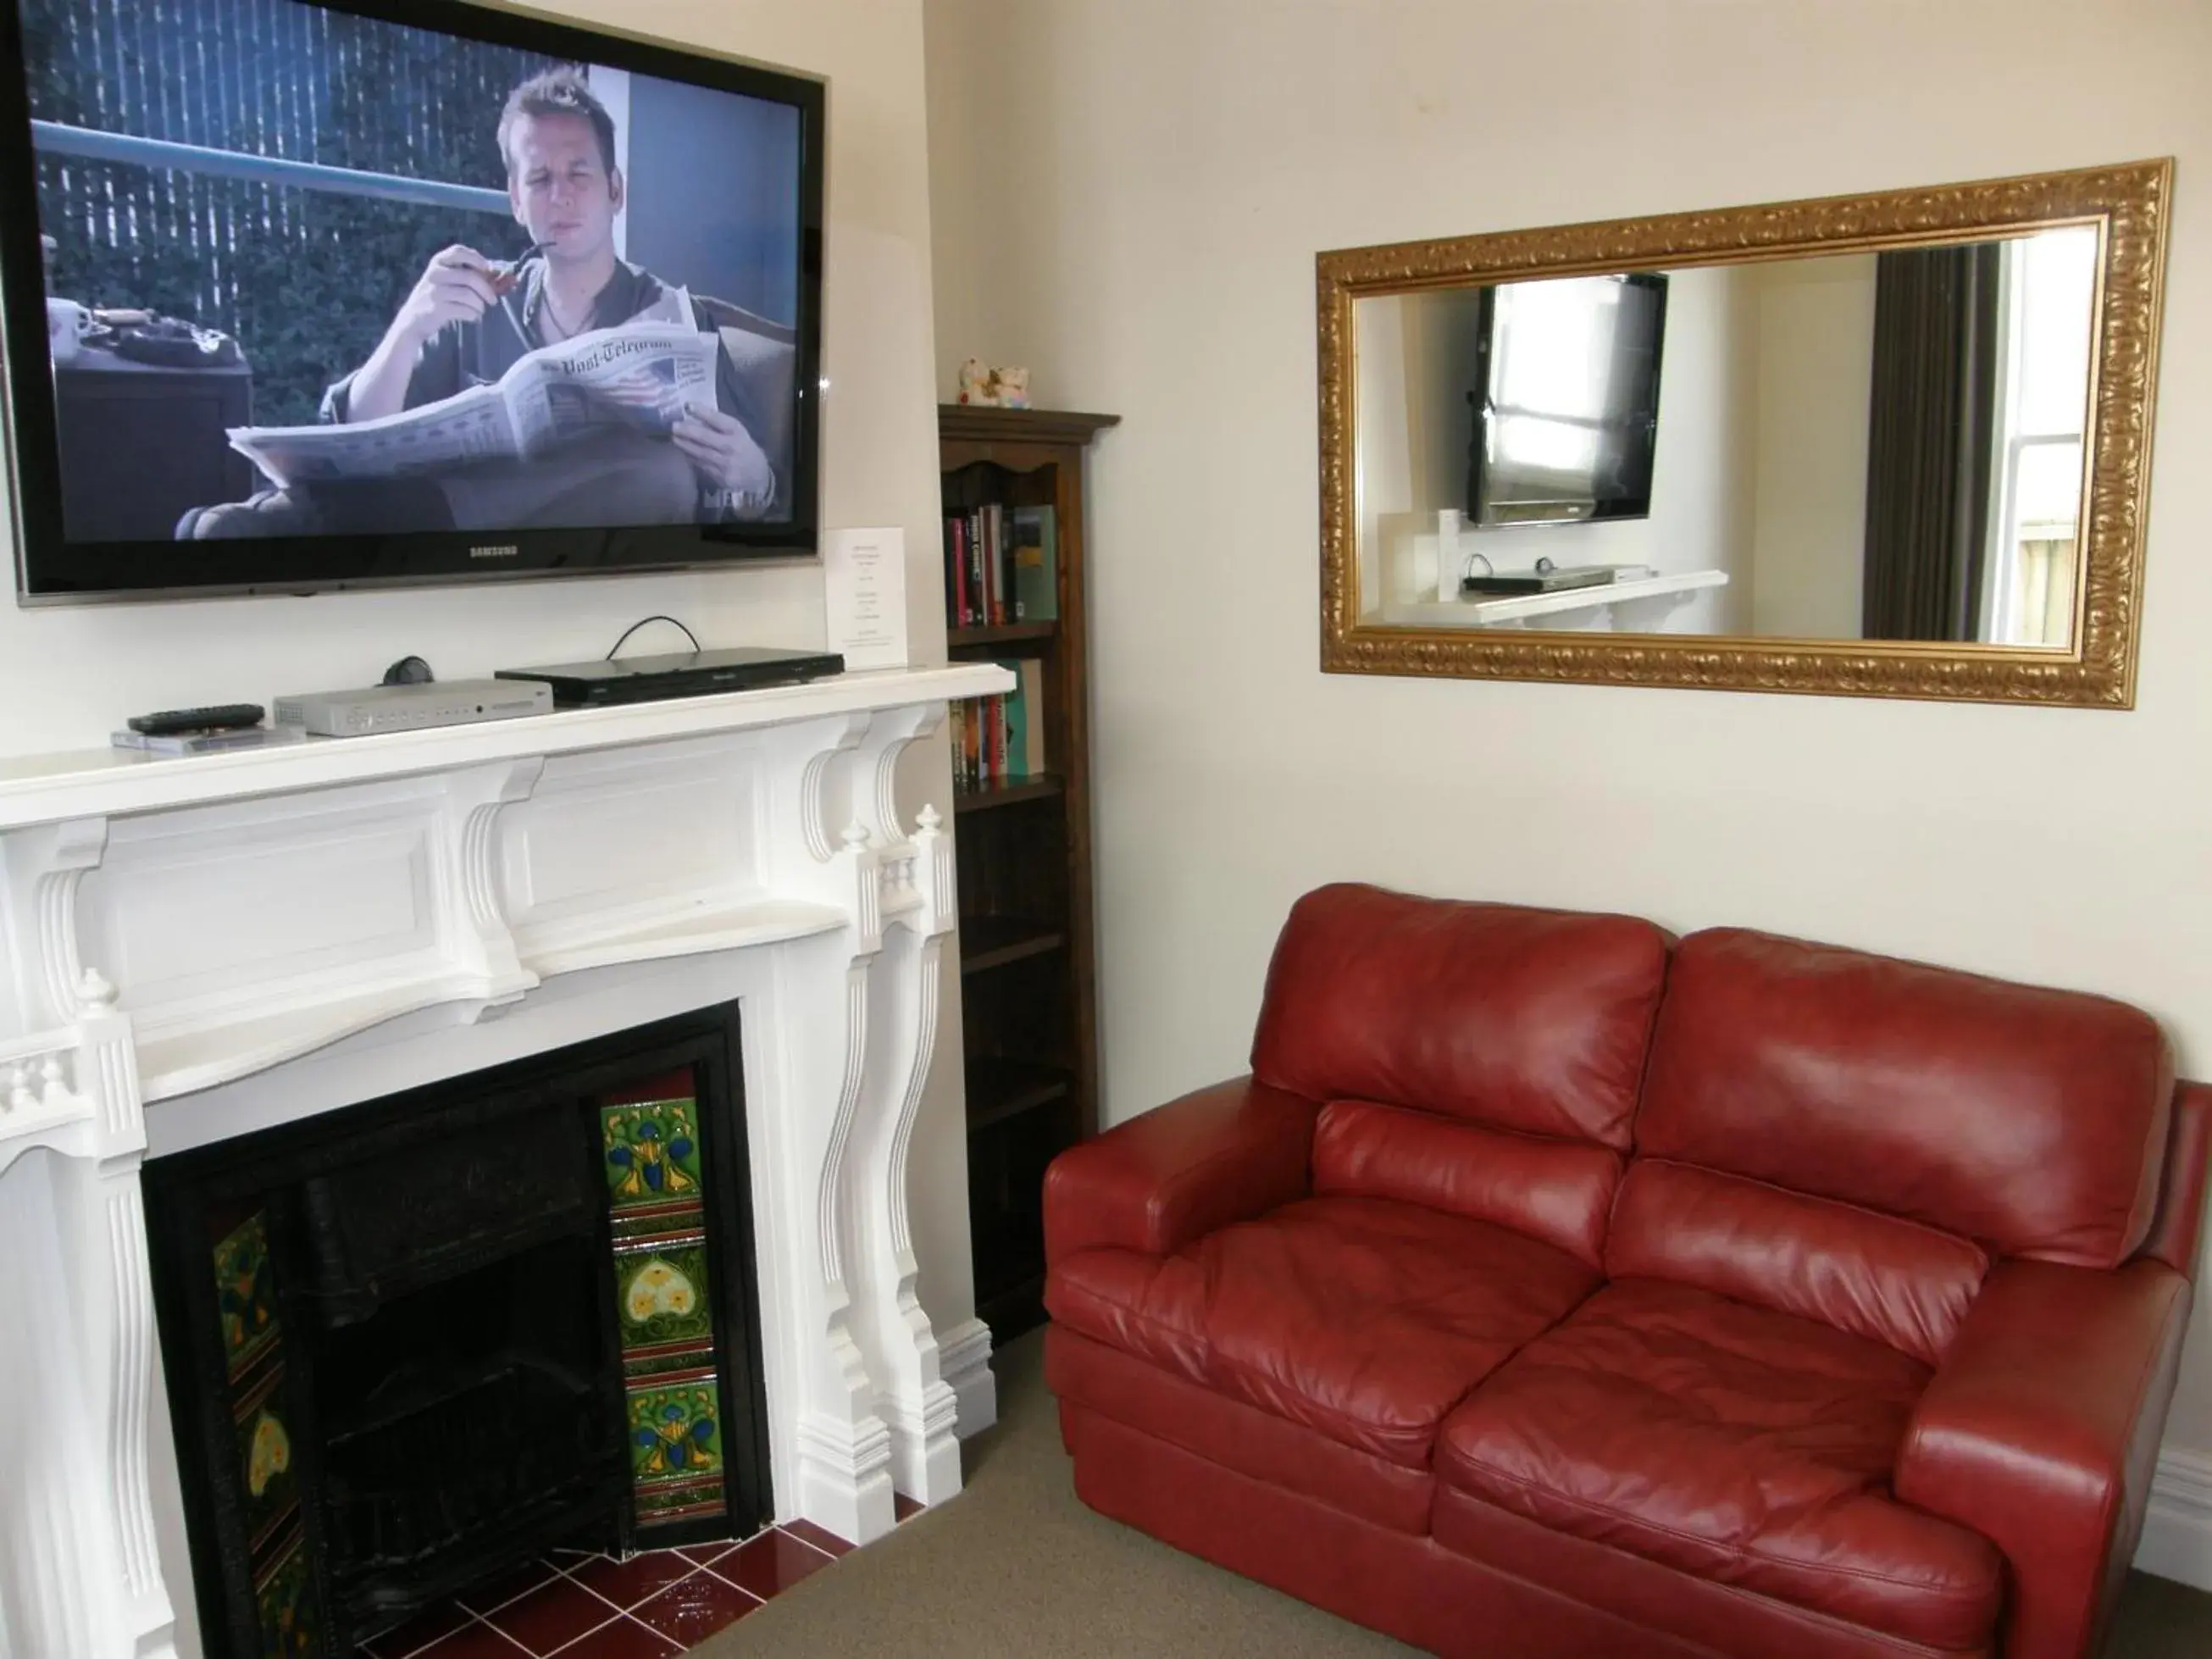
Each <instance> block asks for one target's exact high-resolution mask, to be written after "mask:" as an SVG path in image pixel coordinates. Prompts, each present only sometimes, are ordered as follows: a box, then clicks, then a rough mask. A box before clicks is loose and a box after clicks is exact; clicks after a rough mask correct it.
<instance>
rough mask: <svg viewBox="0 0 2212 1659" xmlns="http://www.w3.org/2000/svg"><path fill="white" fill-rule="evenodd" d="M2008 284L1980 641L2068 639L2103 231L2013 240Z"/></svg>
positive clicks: (2059, 642)
mask: <svg viewBox="0 0 2212 1659" xmlns="http://www.w3.org/2000/svg"><path fill="white" fill-rule="evenodd" d="M2002 282H2003V289H2004V348H2003V349H2004V356H2003V360H2002V369H2001V370H2000V386H2001V388H2002V389H2001V391H2000V392H1999V395H1998V398H1997V405H1998V416H1997V429H1996V477H1995V478H1994V479H1993V480H1992V485H1993V488H1994V489H1995V491H1996V510H1995V511H1994V512H1993V513H1992V514H1991V516H1990V524H1991V536H1992V544H1991V547H1990V580H1989V581H1988V583H1987V584H1986V589H1985V593H1984V625H1983V631H1982V635H1981V636H1982V637H1983V638H1984V639H1985V640H1991V641H1997V642H1999V643H2003V644H2013V645H2045V646H2063V645H2064V644H2066V643H2067V641H2068V639H2069V637H2070V635H2071V634H2072V631H2073V625H2074V597H2075V580H2074V573H2075V566H2076V564H2077V563H2078V562H2079V560H2078V551H2079V546H2080V531H2081V479H2082V439H2083V435H2084V432H2085V430H2086V422H2087V419H2088V411H2089V398H2088V386H2089V368H2090V362H2089V346H2090V339H2091V335H2092V333H2093V326H2092V325H2093V320H2094V317H2095V312H2094V310H2093V305H2094V300H2095V295H2096V289H2097V233H2096V231H2095V230H2094V229H2093V228H2090V227H2088V226H2086V225H2074V226H2069V227H2068V228H2065V229H2063V230H2050V231H2045V232H2044V233H2043V234H2040V235H2037V236H2029V237H2024V238H2022V239H2021V240H2019V241H2016V242H2014V243H2011V244H2009V245H2008V246H2007V247H2006V249H2005V266H2004V273H2003V277H2002Z"/></svg>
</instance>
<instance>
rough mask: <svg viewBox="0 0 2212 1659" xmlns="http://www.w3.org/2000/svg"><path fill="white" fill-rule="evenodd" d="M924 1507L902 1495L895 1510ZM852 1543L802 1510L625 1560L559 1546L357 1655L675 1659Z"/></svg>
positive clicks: (389, 1658)
mask: <svg viewBox="0 0 2212 1659" xmlns="http://www.w3.org/2000/svg"><path fill="white" fill-rule="evenodd" d="M919 1513H921V1505H920V1504H908V1502H907V1501H906V1500H905V1499H903V1498H902V1499H901V1500H900V1501H899V1505H898V1514H899V1518H900V1519H901V1520H904V1519H906V1518H907V1517H908V1516H911V1515H916V1514H919ZM851 1549H852V1546H851V1545H850V1544H848V1543H847V1542H846V1541H844V1540H843V1539H842V1538H839V1537H837V1536H836V1534H832V1533H828V1532H824V1531H823V1529H822V1528H819V1527H817V1526H814V1525H811V1523H809V1522H805V1521H795V1522H792V1524H791V1525H789V1526H788V1527H770V1528H769V1529H768V1530H767V1531H765V1532H763V1533H760V1534H757V1535H756V1536H754V1537H752V1538H749V1539H747V1540H745V1541H744V1542H742V1543H738V1542H728V1541H725V1542H716V1543H710V1544H686V1545H684V1546H683V1547H681V1548H679V1549H670V1550H647V1551H645V1552H643V1553H640V1554H637V1555H633V1556H631V1557H629V1559H627V1560H622V1561H617V1560H616V1559H613V1558H612V1557H611V1556H605V1555H592V1554H587V1553H580V1552H576V1551H568V1550H562V1551H557V1552H556V1553H554V1554H553V1555H552V1556H550V1557H549V1558H547V1559H545V1560H543V1561H535V1562H532V1563H531V1564H530V1565H527V1566H526V1567H522V1568H519V1569H516V1570H515V1571H511V1572H505V1573H501V1575H499V1577H496V1578H495V1579H493V1580H491V1581H489V1582H488V1583H484V1584H482V1585H478V1586H477V1587H475V1588H473V1589H466V1590H464V1591H462V1592H461V1594H460V1595H458V1596H456V1597H454V1598H453V1601H450V1602H447V1603H446V1604H444V1605H443V1606H441V1607H433V1608H430V1609H429V1610H428V1611H427V1612H424V1613H418V1614H417V1615H416V1617H415V1618H413V1619H411V1620H409V1621H408V1622H407V1623H406V1624H405V1625H403V1626H400V1627H399V1628H398V1629H397V1630H392V1631H387V1632H385V1634H383V1635H381V1636H380V1637H378V1638H375V1639H374V1641H372V1642H370V1643H369V1644H368V1645H367V1646H365V1647H363V1648H362V1650H361V1652H362V1656H363V1659H556V1656H557V1659H676V1656H678V1655H680V1654H682V1653H684V1651H685V1650H688V1649H690V1648H692V1647H695V1646H696V1645H697V1644H699V1643H702V1642H703V1641H705V1640H706V1639H707V1638H708V1637H710V1636H712V1635H713V1634H714V1632H716V1631H719V1630H722V1629H725V1628H726V1627H727V1626H730V1625H732V1624H734V1623H736V1622H737V1621H738V1620H740V1619H742V1618H744V1616H745V1615H746V1614H747V1613H750V1612H751V1611H752V1610H753V1609H754V1608H756V1607H759V1606H760V1605H761V1603H762V1602H763V1601H766V1600H767V1599H768V1598H769V1597H770V1596H773V1595H776V1594H778V1593H779V1592H780V1591H782V1590H787V1589H790V1588H791V1587H792V1586H793V1584H796V1583H799V1581H800V1580H801V1579H803V1578H806V1577H811V1575H812V1574H814V1573H817V1572H819V1571H823V1569H824V1568H826V1567H829V1566H831V1565H835V1564H836V1559H837V1558H838V1557H839V1556H841V1555H843V1554H846V1553H848V1552H849V1551H850V1550H851Z"/></svg>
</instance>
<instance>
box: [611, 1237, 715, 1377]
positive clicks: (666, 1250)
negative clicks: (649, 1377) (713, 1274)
mask: <svg viewBox="0 0 2212 1659" xmlns="http://www.w3.org/2000/svg"><path fill="white" fill-rule="evenodd" d="M615 1302H616V1306H617V1308H618V1309H619V1310H621V1314H622V1338H623V1350H624V1352H628V1351H629V1350H631V1349H635V1348H644V1347H655V1346H659V1345H661V1344H663V1343H668V1342H708V1343H711V1342H712V1341H713V1340H714V1304H713V1303H712V1301H711V1300H710V1299H709V1297H708V1291H707V1246H706V1243H705V1241H704V1240H702V1239H698V1238H696V1237H694V1238H692V1239H691V1240H690V1241H688V1242H677V1241H674V1240H663V1241H661V1242H660V1243H655V1244H648V1245H644V1246H641V1247H640V1248H638V1249H617V1251H616V1252H615Z"/></svg>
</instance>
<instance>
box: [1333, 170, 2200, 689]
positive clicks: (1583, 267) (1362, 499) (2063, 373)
mask: <svg viewBox="0 0 2212 1659" xmlns="http://www.w3.org/2000/svg"><path fill="white" fill-rule="evenodd" d="M2171 198H2172V161H2170V160H2168V161H2143V162H2136V163H2130V164H2127V165H2124V166H2116V167H2093V168H2087V169H2083V170H2081V171H2076V172H2070V173H2042V174H2037V175H2034V176H2032V177H2027V178H2019V179H1995V180H1989V181H1984V182H1981V183H1975V184H1963V185H1939V186H1935V187H1931V188H1927V189H1920V190H1904V191H1886V192H1882V193H1879V194H1875V195H1869V196H1850V197H1826V198H1822V199H1818V200H1810V201H1802V202H1784V203H1778V204H1771V205H1767V206H1763V207H1747V208H1731V209H1723V210H1717V211H1713V212H1703V213H1680V214H1670V215H1667V216H1660V217H1653V218H1643V219H1623V220H1615V221H1612V222H1604V223H1594V224H1580V225H1562V226H1553V227H1550V228H1542V229H1535V230H1519V231H1508V232H1502V233H1498V234H1486V235H1477V236H1467V237H1459V238H1454V239H1451V240H1443V241H1429V242H1411V243H1404V244H1399V245H1395V246H1382V247H1365V248H1349V249H1343V250H1340V251H1337V252H1325V253H1322V254H1321V255H1319V256H1318V257H1317V258H1316V277H1317V283H1318V289H1319V295H1318V298H1319V313H1320V316H1319V346H1320V377H1321V388H1320V390H1321V405H1320V417H1321V519H1322V526H1321V528H1322V668H1323V669H1324V670H1325V671H1330V672H1336V673H1379V674H1443V675H1458V676H1462V677H1468V678H1501V679H1548V680H1574V681H1584V682H1600V683H1608V684H1634V685H1665V686H1705V687H1716V688H1723V689H1733V690H1761V691H1800V692H1814V693H1827V694H1831V695H1850V696H1893V697H1927V698H1957V699H1970V700H1976V701H1984V702H2032V703H2051V704H2078V705H2086V706H2091V707H2097V708H2129V707H2131V706H2132V704H2133V702H2134V696H2135V665H2136V622H2137V613H2138V611H2139V610H2140V607H2141V603H2142V572H2143V550H2142V531H2143V517H2144V512H2145V507H2146V503H2147V497H2148V489H2149V471H2150V465H2149V464H2150V438H2151V431H2150V428H2151V415H2152V408H2153V398H2154V390H2155V384H2156V376H2157V360H2158V335H2159V321H2160V308H2161V304H2162V298H2163V295H2162V283H2163V280H2164V274H2165V266H2166V220H2167V216H2168V204H2169V202H2170V201H2171Z"/></svg>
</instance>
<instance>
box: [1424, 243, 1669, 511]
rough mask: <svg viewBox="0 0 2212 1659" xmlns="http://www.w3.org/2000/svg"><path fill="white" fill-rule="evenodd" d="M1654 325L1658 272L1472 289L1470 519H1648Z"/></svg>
mask: <svg viewBox="0 0 2212 1659" xmlns="http://www.w3.org/2000/svg"><path fill="white" fill-rule="evenodd" d="M1666 322H1667V279H1666V277H1664V276H1661V275H1659V274H1657V273H1656V272H1651V271H1638V272H1636V273H1634V274H1632V275H1629V276H1559V277H1549V278H1545V279H1541V280H1539V281H1534V282H1525V283H1498V285H1496V286H1494V287H1492V288H1486V289H1484V290H1483V291H1482V301H1481V316H1480V320H1479V323H1478V342H1479V343H1478V347H1477V354H1478V355H1477V357H1476V369H1475V379H1476V386H1475V388H1474V390H1473V391H1471V392H1468V404H1469V406H1470V407H1471V408H1472V410H1474V436H1473V439H1472V441H1471V442H1470V443H1469V446H1468V504H1467V516H1468V519H1469V520H1472V521H1473V522H1474V523H1475V524H1476V525H1480V526H1499V525H1513V524H1559V523H1568V524H1571V523H1576V522H1578V521H1580V520H1586V519H1640V518H1644V517H1648V516H1649V515H1650V511H1651V472H1652V463H1653V457H1654V454H1655V452H1656V448H1657V446H1658V437H1659V362H1660V346H1661V343H1662V340H1663V338H1664V336H1665V333H1666Z"/></svg>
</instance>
